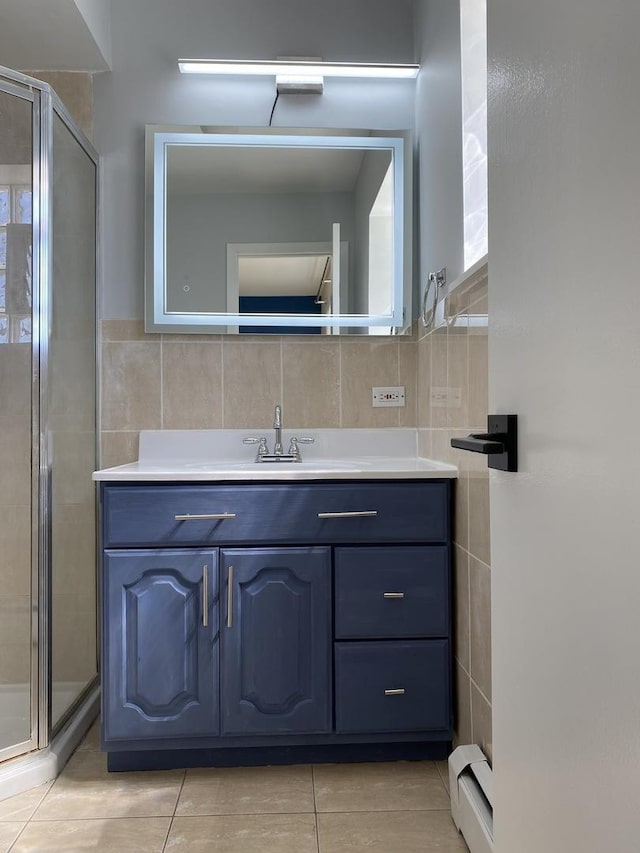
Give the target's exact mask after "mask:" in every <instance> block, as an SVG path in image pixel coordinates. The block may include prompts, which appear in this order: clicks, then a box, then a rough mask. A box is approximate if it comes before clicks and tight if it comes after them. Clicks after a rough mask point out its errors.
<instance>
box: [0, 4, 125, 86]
mask: <svg viewBox="0 0 640 853" xmlns="http://www.w3.org/2000/svg"><path fill="white" fill-rule="evenodd" d="M109 31H110V30H109V6H108V2H107V0H1V2H0V58H1V60H0V61H1V64H2V65H4V66H5V67H7V68H12V69H14V70H18V71H33V70H39V71H50V70H56V71H107V70H108V69H109V59H110V44H109Z"/></svg>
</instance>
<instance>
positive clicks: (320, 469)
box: [93, 429, 458, 482]
mask: <svg viewBox="0 0 640 853" xmlns="http://www.w3.org/2000/svg"><path fill="white" fill-rule="evenodd" d="M262 435H266V436H267V438H268V440H269V443H270V444H271V443H272V435H271V430H264V429H261V430H147V431H144V432H141V433H140V452H139V459H138V461H137V462H130V463H128V464H126V465H118V466H117V467H115V468H105V469H103V470H101V471H96V472H94V474H93V479H94V480H98V481H111V482H114V481H116V482H135V481H140V482H141V481H148V482H154V481H156V482H186V481H188V482H212V481H223V480H224V481H258V482H259V481H265V480H284V481H291V480H318V479H322V480H353V479H363V480H366V479H370V480H372V479H376V480H379V479H429V478H433V479H435V478H454V477H457V475H458V469H457V468H456V467H455V466H454V465H447V464H445V463H443V462H436V461H434V460H431V459H425V458H422V457H420V456H418V455H417V452H416V451H417V433H416V430H413V429H317V430H316V429H313V430H308V429H300V430H290V429H285V430H283V444H284V445H285V450H286V448H287V447H288V442H289V439H290V438H291V436H292V435H297V436H299V437H300V436H311V437H313V438H314V439H315V441H314V444H311V445H302V446H301V451H302V455H303V461H302V462H261V463H256V462H255V461H254V459H255V446H250V445H243V443H242V439H243V438H245V437H247V436H262Z"/></svg>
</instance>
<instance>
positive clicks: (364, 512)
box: [318, 509, 378, 518]
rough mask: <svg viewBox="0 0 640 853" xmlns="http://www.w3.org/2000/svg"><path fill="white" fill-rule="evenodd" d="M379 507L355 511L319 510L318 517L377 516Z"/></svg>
mask: <svg viewBox="0 0 640 853" xmlns="http://www.w3.org/2000/svg"><path fill="white" fill-rule="evenodd" d="M377 514H378V510H377V509H365V510H362V511H358V510H356V511H353V512H319V513H318V518H375V516H376V515H377Z"/></svg>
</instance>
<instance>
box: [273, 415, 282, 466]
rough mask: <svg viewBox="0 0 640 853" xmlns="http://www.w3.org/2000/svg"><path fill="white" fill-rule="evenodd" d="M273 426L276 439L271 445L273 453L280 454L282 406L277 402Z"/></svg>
mask: <svg viewBox="0 0 640 853" xmlns="http://www.w3.org/2000/svg"><path fill="white" fill-rule="evenodd" d="M273 428H274V430H275V431H276V440H275V443H274V445H273V455H274V456H282V406H281V405H280V404H278V405H277V406H276V410H275V412H274V417H273Z"/></svg>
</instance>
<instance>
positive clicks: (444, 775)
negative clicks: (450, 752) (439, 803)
mask: <svg viewBox="0 0 640 853" xmlns="http://www.w3.org/2000/svg"><path fill="white" fill-rule="evenodd" d="M436 767H437V768H438V773H439V774H440V778H441V779H442V784H443V785H444V787H445V788H446V789H447V794H449V795H451V791H450V790H449V762H448V761H436Z"/></svg>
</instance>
